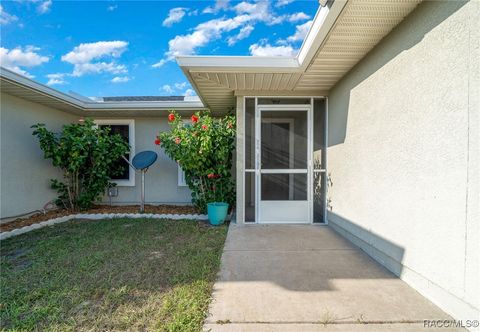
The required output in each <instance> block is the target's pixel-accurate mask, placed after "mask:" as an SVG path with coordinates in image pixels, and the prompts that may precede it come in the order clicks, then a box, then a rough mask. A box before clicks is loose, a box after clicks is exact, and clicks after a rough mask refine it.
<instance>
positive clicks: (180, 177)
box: [177, 164, 188, 187]
mask: <svg viewBox="0 0 480 332" xmlns="http://www.w3.org/2000/svg"><path fill="white" fill-rule="evenodd" d="M177 185H178V186H179V187H188V185H187V181H186V179H185V171H184V170H183V169H182V168H181V167H180V165H178V164H177Z"/></svg>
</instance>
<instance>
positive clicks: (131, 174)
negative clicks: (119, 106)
mask: <svg viewBox="0 0 480 332" xmlns="http://www.w3.org/2000/svg"><path fill="white" fill-rule="evenodd" d="M94 123H95V124H96V125H128V145H129V146H130V152H129V161H130V163H131V162H132V160H133V157H134V156H135V120H134V119H95V120H94ZM112 182H113V183H115V184H116V185H117V186H118V187H135V170H133V169H132V168H131V167H130V166H129V167H128V180H112Z"/></svg>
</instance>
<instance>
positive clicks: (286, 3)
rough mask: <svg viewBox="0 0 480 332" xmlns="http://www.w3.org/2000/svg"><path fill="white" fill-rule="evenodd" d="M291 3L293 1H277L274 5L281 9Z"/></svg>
mask: <svg viewBox="0 0 480 332" xmlns="http://www.w3.org/2000/svg"><path fill="white" fill-rule="evenodd" d="M292 2H293V0H277V2H276V3H275V7H283V6H286V5H288V4H289V3H292Z"/></svg>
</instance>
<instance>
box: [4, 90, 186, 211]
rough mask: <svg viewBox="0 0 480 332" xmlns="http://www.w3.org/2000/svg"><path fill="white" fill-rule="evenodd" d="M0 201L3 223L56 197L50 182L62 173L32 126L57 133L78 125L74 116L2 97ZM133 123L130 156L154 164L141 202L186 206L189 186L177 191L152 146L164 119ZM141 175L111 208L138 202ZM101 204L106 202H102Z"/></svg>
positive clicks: (171, 167)
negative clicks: (147, 155)
mask: <svg viewBox="0 0 480 332" xmlns="http://www.w3.org/2000/svg"><path fill="white" fill-rule="evenodd" d="M0 112H1V113H0V119H1V156H0V158H1V159H0V160H1V177H0V187H1V200H0V213H1V214H0V216H1V218H8V217H12V216H16V215H20V214H25V213H29V212H32V211H35V210H39V209H42V208H43V206H44V205H45V204H46V203H47V202H49V201H50V200H52V199H54V198H55V197H56V195H55V191H54V190H52V189H51V188H50V179H52V178H58V179H61V178H62V174H61V173H60V172H59V171H58V170H57V169H56V168H55V167H53V166H52V164H51V161H49V160H45V159H44V158H43V152H42V151H41V150H40V148H39V144H38V141H37V139H36V138H35V137H34V136H32V129H31V128H30V126H32V125H33V124H35V123H39V122H40V123H45V124H46V125H47V128H49V129H51V130H54V131H60V130H61V128H62V126H63V125H65V124H67V123H71V122H76V121H78V118H79V117H78V116H75V115H72V114H69V113H66V112H63V111H59V110H56V109H53V108H49V107H45V106H42V105H40V104H37V103H33V102H30V101H27V100H24V99H21V98H17V97H14V96H11V95H9V94H5V93H2V94H1V111H0ZM133 120H134V122H135V152H140V151H143V150H153V151H155V152H157V153H158V159H157V162H156V163H155V164H154V165H153V166H152V167H151V168H150V169H149V171H148V172H147V175H146V186H145V191H146V202H147V203H154V204H161V203H169V204H190V202H191V194H190V190H189V189H188V187H184V186H178V170H177V164H176V163H175V162H173V161H172V160H170V158H169V157H168V156H166V155H165V153H164V152H163V149H161V148H160V147H159V146H157V145H155V144H154V142H153V141H154V139H155V136H156V135H157V134H158V132H159V131H165V130H168V129H169V126H168V122H167V118H166V117H155V118H133ZM140 185H141V176H140V174H138V173H137V174H136V177H135V186H133V187H124V186H119V187H118V196H117V197H113V198H112V203H115V204H136V203H138V202H139V201H140ZM103 201H104V202H105V203H107V202H109V199H108V197H104V199H103Z"/></svg>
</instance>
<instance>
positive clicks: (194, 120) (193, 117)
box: [190, 114, 198, 123]
mask: <svg viewBox="0 0 480 332" xmlns="http://www.w3.org/2000/svg"><path fill="white" fill-rule="evenodd" d="M190 119H192V122H193V123H197V122H198V116H196V115H195V114H194V115H192V117H191V118H190Z"/></svg>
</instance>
